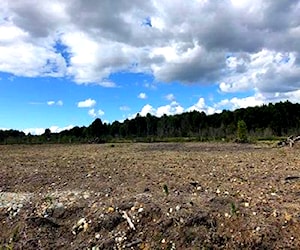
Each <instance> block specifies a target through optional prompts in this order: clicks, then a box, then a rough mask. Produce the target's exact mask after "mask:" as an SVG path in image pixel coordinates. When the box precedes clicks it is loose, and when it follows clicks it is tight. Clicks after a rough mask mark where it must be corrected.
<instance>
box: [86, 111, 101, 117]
mask: <svg viewBox="0 0 300 250" xmlns="http://www.w3.org/2000/svg"><path fill="white" fill-rule="evenodd" d="M88 114H89V116H91V117H94V118H95V117H97V116H103V115H104V111H103V110H101V109H99V110H98V111H96V110H95V109H90V110H89V111H88Z"/></svg>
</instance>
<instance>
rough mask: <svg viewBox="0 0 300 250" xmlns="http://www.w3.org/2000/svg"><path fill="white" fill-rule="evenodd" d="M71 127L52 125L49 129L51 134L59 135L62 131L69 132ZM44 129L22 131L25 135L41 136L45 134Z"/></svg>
mask: <svg viewBox="0 0 300 250" xmlns="http://www.w3.org/2000/svg"><path fill="white" fill-rule="evenodd" d="M73 127H74V126H73V125H68V126H66V127H59V126H56V125H53V126H51V127H49V129H50V131H51V133H60V132H61V131H63V130H69V129H71V128H73ZM45 130H46V128H26V129H22V131H23V132H24V133H25V134H29V133H30V134H32V135H41V134H43V133H44V132H45Z"/></svg>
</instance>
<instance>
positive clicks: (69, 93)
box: [0, 0, 300, 134]
mask: <svg viewBox="0 0 300 250" xmlns="http://www.w3.org/2000/svg"><path fill="white" fill-rule="evenodd" d="M33 3H34V4H33ZM299 11H300V1H294V0H293V1H289V0H287V1H271V0H266V1H259V0H254V1H250V0H240V1H237V0H221V1H207V0H191V1H182V0H172V1H171V0H166V1H158V0H151V1H147V2H146V1H145V2H143V3H141V2H140V1H137V0H133V1H124V0H120V1H108V0H103V1H98V2H92V1H83V0H69V1H67V0H45V1H37V2H36V1H33V0H22V1H21V0H19V1H9V0H3V1H1V3H0V12H1V19H0V128H2V129H9V128H12V129H18V130H22V131H25V132H26V133H28V132H30V133H33V134H40V133H43V132H44V130H45V128H50V129H51V131H52V132H59V131H61V130H63V129H67V128H71V127H73V126H88V125H89V124H91V123H92V122H93V120H94V119H95V118H97V117H99V118H101V120H102V121H104V122H108V123H111V122H113V121H115V120H118V121H123V120H125V119H127V118H129V119H130V118H133V117H135V116H136V114H137V113H140V114H141V115H146V114H147V113H151V114H153V115H156V116H162V115H163V114H168V115H172V114H179V113H182V112H187V111H191V110H198V111H204V112H206V113H207V114H212V113H215V112H221V111H222V110H223V109H229V110H234V109H237V108H241V107H248V106H255V105H262V104H264V103H269V102H278V101H285V100H289V101H291V102H298V101H299V98H300V66H299V63H300V56H299V55H300V54H299V52H300V43H299V39H300V20H299V18H298V13H299Z"/></svg>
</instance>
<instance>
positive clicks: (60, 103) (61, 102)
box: [56, 100, 64, 106]
mask: <svg viewBox="0 0 300 250" xmlns="http://www.w3.org/2000/svg"><path fill="white" fill-rule="evenodd" d="M56 105H58V106H63V105H64V103H63V101H62V100H59V101H57V102H56Z"/></svg>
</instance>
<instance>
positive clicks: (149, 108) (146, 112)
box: [140, 104, 156, 116]
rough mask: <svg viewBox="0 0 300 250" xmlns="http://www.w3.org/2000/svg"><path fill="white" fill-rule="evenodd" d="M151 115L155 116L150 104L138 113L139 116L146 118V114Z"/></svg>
mask: <svg viewBox="0 0 300 250" xmlns="http://www.w3.org/2000/svg"><path fill="white" fill-rule="evenodd" d="M148 113H149V114H152V115H156V110H155V109H154V108H153V107H152V106H151V105H150V104H146V105H145V106H144V107H143V108H142V110H141V112H140V115H141V116H146V115H147V114H148Z"/></svg>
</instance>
